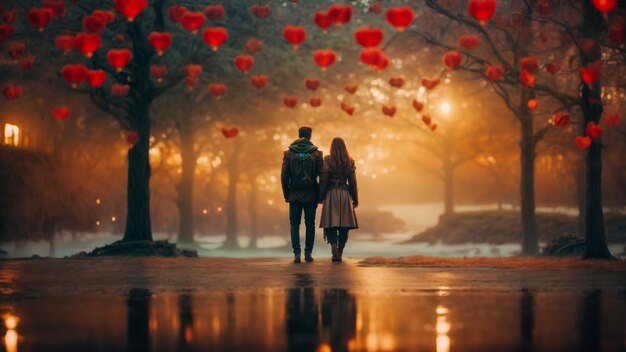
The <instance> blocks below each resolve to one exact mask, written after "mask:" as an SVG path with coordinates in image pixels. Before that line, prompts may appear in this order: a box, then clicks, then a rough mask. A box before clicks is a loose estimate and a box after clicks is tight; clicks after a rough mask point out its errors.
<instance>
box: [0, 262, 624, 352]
mask: <svg viewBox="0 0 626 352" xmlns="http://www.w3.org/2000/svg"><path fill="white" fill-rule="evenodd" d="M292 280H293V286H292V287H291V288H287V289H274V288H272V289H269V288H268V289H265V290H237V291H220V292H205V293H198V292H194V293H184V292H183V293H180V292H179V293H153V292H150V291H149V290H148V289H145V288H132V289H130V290H129V291H128V292H127V294H126V295H114V296H110V295H97V294H90V295H81V296H78V297H76V296H61V297H45V298H32V299H24V300H18V301H17V302H11V303H7V302H5V303H0V314H2V317H3V320H4V324H3V325H4V326H3V327H2V334H3V336H4V338H3V346H4V348H5V349H6V351H9V352H12V351H57V350H63V351H200V350H202V351H207V350H208V351H281V350H289V351H317V352H330V351H437V352H442V351H463V350H472V351H487V350H500V351H535V350H537V351H600V350H605V351H619V350H623V349H624V348H626V345H625V344H626V340H625V338H626V321H625V318H624V316H625V313H626V299H625V298H626V293H625V292H623V291H609V292H602V291H600V290H592V291H582V292H570V293H568V292H563V291H560V292H558V291H535V290H521V291H512V292H503V291H498V292H485V291H476V292H472V291H454V290H449V289H448V288H446V287H440V288H439V289H438V290H434V291H433V290H429V291H424V290H415V291H404V292H399V293H395V294H391V293H389V292H369V293H368V292H366V291H364V292H359V293H353V292H350V290H346V289H328V288H319V287H316V281H315V277H314V276H312V275H311V274H308V273H296V274H294V275H293V276H292Z"/></svg>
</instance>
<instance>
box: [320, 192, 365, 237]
mask: <svg viewBox="0 0 626 352" xmlns="http://www.w3.org/2000/svg"><path fill="white" fill-rule="evenodd" d="M320 227H321V228H332V227H345V228H348V229H357V228H359V224H358V222H357V220H356V214H355V213H354V207H353V206H352V196H350V191H348V185H346V184H339V185H331V186H330V188H329V190H328V192H327V193H326V198H325V199H324V206H323V208H322V218H321V220H320Z"/></svg>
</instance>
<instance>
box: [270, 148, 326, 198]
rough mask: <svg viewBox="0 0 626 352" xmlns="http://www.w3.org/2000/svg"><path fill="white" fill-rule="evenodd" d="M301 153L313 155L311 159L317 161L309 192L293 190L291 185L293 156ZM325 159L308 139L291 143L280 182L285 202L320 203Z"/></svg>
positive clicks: (285, 155) (284, 160) (284, 157)
mask: <svg viewBox="0 0 626 352" xmlns="http://www.w3.org/2000/svg"><path fill="white" fill-rule="evenodd" d="M294 153H295V154H299V153H307V154H311V157H312V158H313V160H314V161H315V173H314V175H315V176H314V179H313V184H312V186H311V189H307V190H292V189H291V187H290V184H291V167H290V165H289V163H290V161H291V158H292V155H293V154H294ZM323 163H324V158H323V156H322V152H321V151H319V150H318V149H317V147H316V146H315V145H314V144H313V143H311V141H310V140H308V139H306V138H300V139H296V140H295V141H293V143H291V145H290V146H289V149H287V150H286V151H285V153H284V155H283V167H282V170H281V173H280V180H281V184H282V186H283V195H284V196H285V200H286V201H287V202H289V203H291V202H304V203H307V202H316V203H317V201H318V193H319V178H320V177H321V174H322V165H323Z"/></svg>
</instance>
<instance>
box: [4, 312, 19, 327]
mask: <svg viewBox="0 0 626 352" xmlns="http://www.w3.org/2000/svg"><path fill="white" fill-rule="evenodd" d="M19 321H20V320H19V319H18V318H17V317H16V316H14V315H11V314H7V315H5V316H4V326H6V328H7V330H15V328H17V323H18V322H19Z"/></svg>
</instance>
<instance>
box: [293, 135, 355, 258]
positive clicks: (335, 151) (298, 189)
mask: <svg viewBox="0 0 626 352" xmlns="http://www.w3.org/2000/svg"><path fill="white" fill-rule="evenodd" d="M312 133H313V129H312V128H311V127H308V126H302V127H300V129H299V130H298V137H299V138H298V139H297V140H295V141H294V142H293V143H291V145H290V146H289V149H287V150H286V151H285V153H284V156H283V166H282V170H281V184H282V188H283V195H284V196H285V201H286V202H287V203H289V222H290V224H291V246H292V247H293V254H294V259H293V262H294V263H300V262H301V259H300V254H301V249H300V223H301V222H302V213H304V224H305V226H306V237H305V246H304V260H305V261H307V262H312V261H313V257H312V255H311V253H312V252H313V244H314V243H315V212H316V210H317V204H318V203H319V204H323V208H322V218H321V221H320V227H321V228H323V229H324V238H325V239H326V240H327V241H328V243H330V246H331V251H332V261H333V263H340V262H341V256H342V254H343V249H344V247H345V246H346V242H347V241H348V231H350V230H352V229H356V228H358V224H357V220H356V215H355V213H354V209H355V208H356V207H357V206H358V205H359V197H358V191H357V186H356V174H355V169H356V167H355V164H354V160H353V159H352V158H351V157H350V154H348V149H347V148H346V143H345V142H344V141H343V139H341V138H339V137H335V138H334V139H333V142H332V144H331V146H330V155H327V156H326V157H324V158H322V152H321V151H320V150H318V149H317V147H316V146H315V145H314V144H313V143H312V142H311V135H312Z"/></svg>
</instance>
